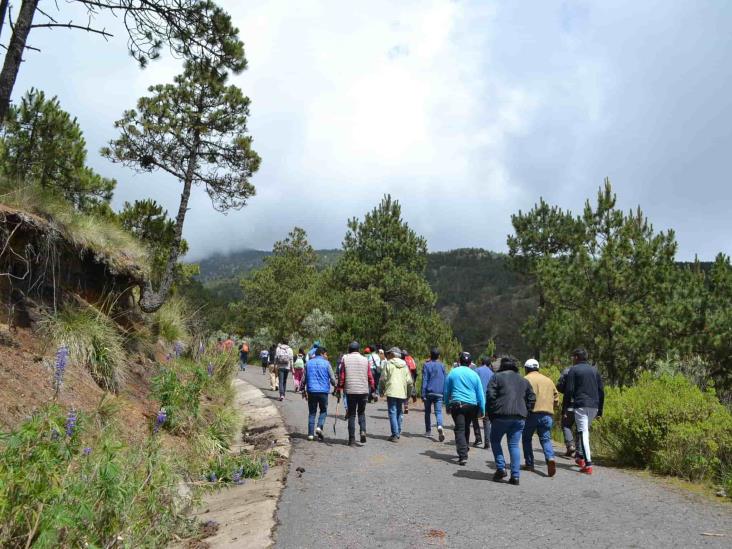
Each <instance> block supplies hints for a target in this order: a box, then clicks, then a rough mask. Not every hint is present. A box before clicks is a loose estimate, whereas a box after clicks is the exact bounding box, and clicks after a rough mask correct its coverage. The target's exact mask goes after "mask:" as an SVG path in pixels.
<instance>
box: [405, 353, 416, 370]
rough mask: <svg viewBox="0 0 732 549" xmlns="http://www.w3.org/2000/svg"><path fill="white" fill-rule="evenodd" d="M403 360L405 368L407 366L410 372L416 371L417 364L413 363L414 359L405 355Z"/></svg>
mask: <svg viewBox="0 0 732 549" xmlns="http://www.w3.org/2000/svg"><path fill="white" fill-rule="evenodd" d="M404 362H406V363H407V368H409V371H410V372H416V371H417V365H416V364H415V363H414V359H413V358H412V357H411V356H409V355H407V356H406V357H404Z"/></svg>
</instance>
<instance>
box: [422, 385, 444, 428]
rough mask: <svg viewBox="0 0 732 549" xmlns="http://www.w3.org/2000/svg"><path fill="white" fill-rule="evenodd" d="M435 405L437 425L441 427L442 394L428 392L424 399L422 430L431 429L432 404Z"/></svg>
mask: <svg viewBox="0 0 732 549" xmlns="http://www.w3.org/2000/svg"><path fill="white" fill-rule="evenodd" d="M433 404H434V406H435V416H436V417H437V426H438V427H442V396H441V395H434V394H430V395H427V396H426V397H425V399H424V430H425V432H426V433H430V432H431V431H432V405H433Z"/></svg>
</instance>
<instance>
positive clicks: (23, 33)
mask: <svg viewBox="0 0 732 549" xmlns="http://www.w3.org/2000/svg"><path fill="white" fill-rule="evenodd" d="M38 1H39V0H23V3H22V4H21V5H20V11H19V12H18V19H17V20H16V21H15V28H14V29H13V35H12V36H11V38H10V43H9V44H8V51H7V52H6V53H5V61H4V63H3V69H2V71H1V72H0V122H4V121H5V117H6V116H7V114H8V109H9V108H10V96H11V95H12V94H13V87H14V86H15V79H16V78H17V77H18V71H19V70H20V63H21V62H22V61H23V50H25V43H26V41H27V40H28V34H29V33H30V30H31V25H32V24H33V16H34V15H35V13H36V8H37V7H38Z"/></svg>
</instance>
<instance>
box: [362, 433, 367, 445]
mask: <svg viewBox="0 0 732 549" xmlns="http://www.w3.org/2000/svg"><path fill="white" fill-rule="evenodd" d="M361 444H366V433H361Z"/></svg>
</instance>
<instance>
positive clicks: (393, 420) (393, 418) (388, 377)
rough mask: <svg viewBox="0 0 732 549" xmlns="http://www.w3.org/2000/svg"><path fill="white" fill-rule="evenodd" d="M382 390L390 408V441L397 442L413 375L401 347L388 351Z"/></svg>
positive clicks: (382, 373)
mask: <svg viewBox="0 0 732 549" xmlns="http://www.w3.org/2000/svg"><path fill="white" fill-rule="evenodd" d="M379 384H380V392H381V394H382V395H384V396H385V397H386V404H387V408H388V410H389V424H390V426H391V436H390V437H389V442H397V441H398V440H399V438H400V437H401V434H402V413H403V411H402V406H403V405H404V402H405V401H406V400H407V397H408V396H409V394H410V392H411V390H412V385H413V381H412V376H411V375H410V373H409V368H407V363H406V362H404V361H403V360H402V352H401V351H400V350H399V347H392V348H391V349H389V350H388V351H387V352H386V363H385V364H384V367H383V368H382V370H381V379H380V380H379Z"/></svg>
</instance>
